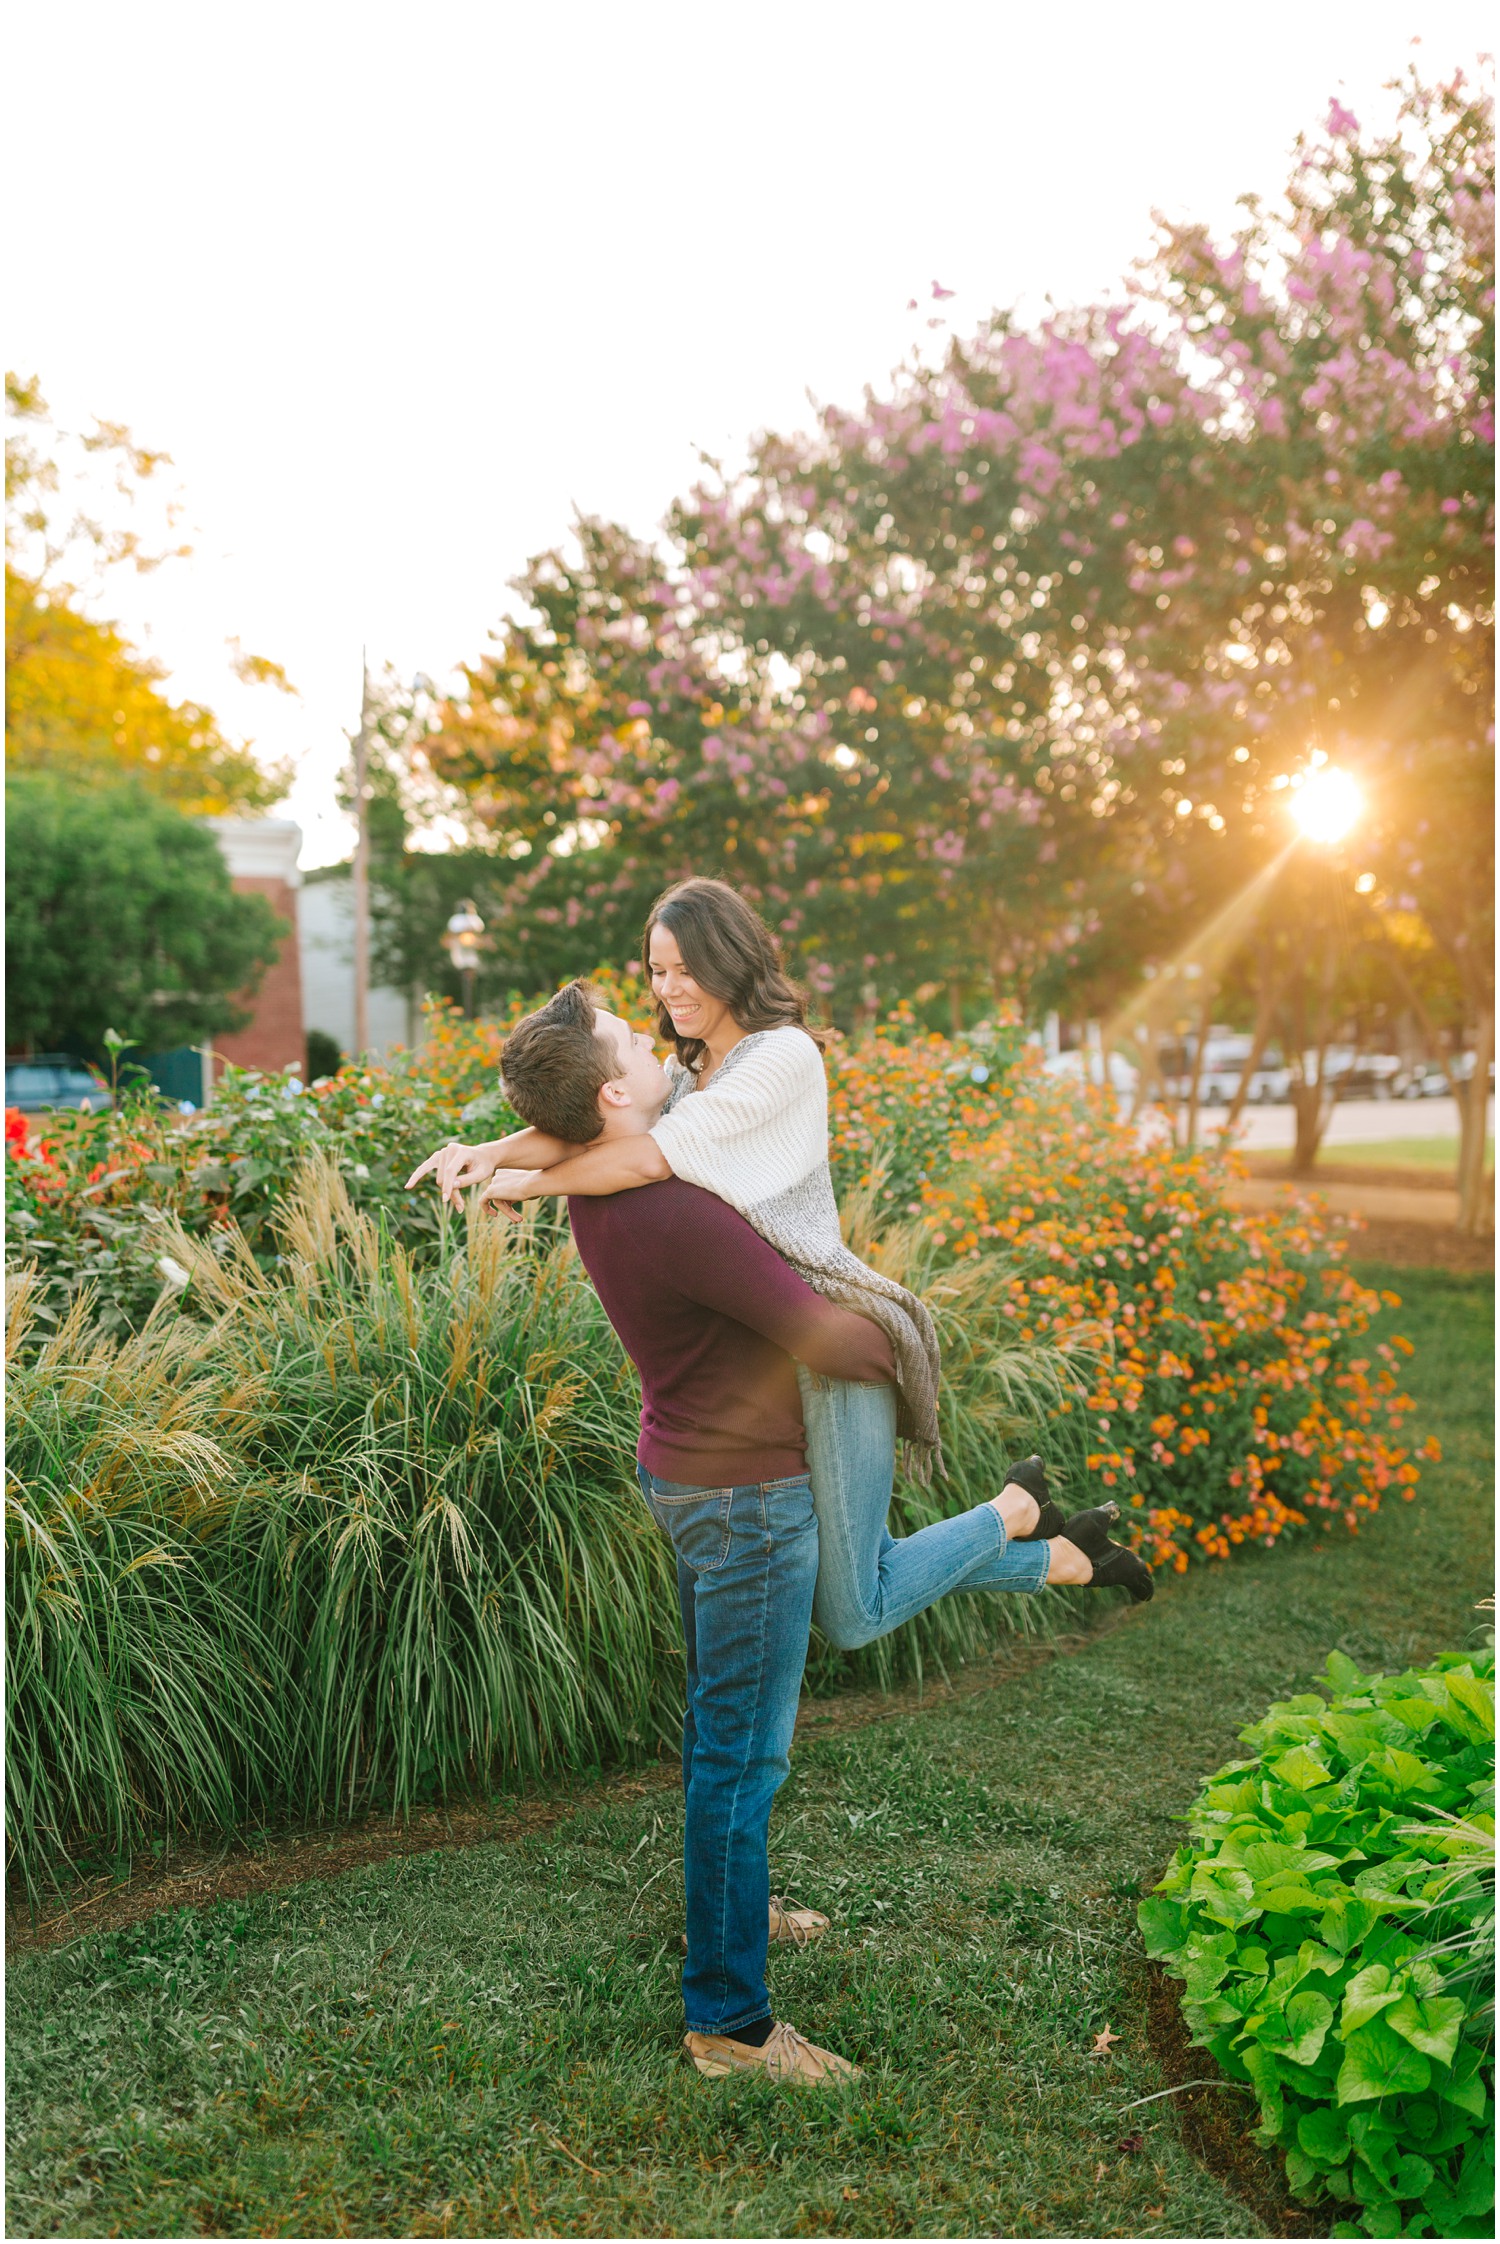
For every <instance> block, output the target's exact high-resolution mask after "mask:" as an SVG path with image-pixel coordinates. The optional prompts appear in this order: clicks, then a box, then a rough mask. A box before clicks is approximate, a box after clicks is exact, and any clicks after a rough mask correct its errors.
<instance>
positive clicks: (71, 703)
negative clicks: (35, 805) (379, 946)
mask: <svg viewBox="0 0 1500 2244" xmlns="http://www.w3.org/2000/svg"><path fill="white" fill-rule="evenodd" d="M5 648H6V676H5V737H6V752H7V757H8V762H9V767H10V768H11V769H12V770H21V771H33V770H37V769H46V770H51V771H65V772H76V773H77V775H78V777H79V779H80V780H81V781H83V782H85V783H87V782H88V781H89V780H91V779H92V780H95V781H97V780H102V779H124V778H135V779H139V780H140V781H142V783H143V784H144V785H146V786H148V787H149V788H150V789H151V790H152V792H153V793H154V794H159V795H162V796H165V797H166V799H167V800H168V801H169V802H172V803H175V804H176V805H177V807H178V808H179V809H181V810H183V811H186V812H188V813H189V814H190V815H193V816H198V815H203V814H205V813H208V812H214V811H229V810H256V809H263V808H265V807H266V806H267V805H268V804H270V803H272V802H274V801H275V800H276V799H277V797H278V796H279V795H280V794H282V793H283V792H284V791H285V785H286V775H285V774H284V773H281V772H275V771H266V770H263V769H262V768H261V766H260V765H259V764H257V763H256V761H255V759H254V757H253V756H252V755H251V754H250V753H249V751H248V749H245V748H241V747H238V746H236V745H235V744H234V743H233V742H232V741H229V740H226V739H225V737H224V735H223V734H222V733H221V732H220V730H219V727H218V724H217V722H216V721H215V719H214V717H213V715H212V713H211V712H210V711H209V710H207V709H200V708H199V707H198V706H197V704H196V703H194V702H191V701H180V702H173V701H169V700H168V699H167V697H166V695H165V694H164V693H163V692H162V690H161V681H162V679H163V677H164V676H165V672H164V671H163V670H162V668H161V666H160V665H159V664H157V663H155V662H152V661H150V660H148V659H147V658H146V657H145V656H144V655H141V654H138V653H137V652H136V650H135V649H134V648H133V647H131V646H130V645H129V644H128V642H127V641H126V640H124V639H123V638H122V637H121V636H120V634H119V632H118V631H116V630H115V628H114V627H113V625H111V624H108V623H96V622H94V621H93V620H92V619H91V618H90V617H88V616H86V615H84V614H82V613H81V612H80V610H79V609H78V608H77V607H75V606H74V605H73V604H72V602H71V601H70V599H69V598H68V596H67V594H66V592H64V591H62V590H61V589H47V588H44V587H42V586H39V585H37V584H36V583H34V582H33V581H32V580H31V579H30V578H29V577H26V576H23V575H22V574H21V573H20V571H19V570H17V569H13V568H11V567H9V566H7V568H6V571H5Z"/></svg>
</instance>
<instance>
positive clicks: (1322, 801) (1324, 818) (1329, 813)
mask: <svg viewBox="0 0 1500 2244" xmlns="http://www.w3.org/2000/svg"><path fill="white" fill-rule="evenodd" d="M1363 808H1364V797H1363V795H1362V794H1361V793H1360V791H1359V788H1358V786H1357V785H1356V783H1355V781H1354V780H1353V779H1351V778H1350V776H1349V774H1348V772H1347V771H1340V770H1339V769H1338V766H1337V765H1336V764H1322V765H1320V766H1319V768H1318V769H1317V770H1316V771H1312V772H1309V773H1308V775H1307V777H1306V779H1304V780H1303V782H1302V785H1301V786H1300V787H1299V788H1298V789H1297V790H1296V793H1295V794H1294V795H1293V797H1292V816H1293V817H1294V818H1295V819H1296V821H1297V824H1298V825H1299V826H1300V827H1301V828H1302V831H1303V833H1304V834H1305V835H1306V837H1307V839H1308V840H1309V841H1313V842H1336V841H1342V840H1343V838H1344V836H1345V834H1347V833H1348V831H1349V829H1350V827H1351V826H1352V825H1353V824H1354V821H1355V819H1356V818H1358V816H1359V814H1360V812H1361V810H1362V809H1363Z"/></svg>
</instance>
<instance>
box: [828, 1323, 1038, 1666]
mask: <svg viewBox="0 0 1500 2244" xmlns="http://www.w3.org/2000/svg"><path fill="white" fill-rule="evenodd" d="M797 1379H798V1383H799V1385H800V1386H801V1389H802V1416H803V1422H804V1424H805V1426H806V1428H807V1464H808V1471H809V1473H810V1475H811V1478H812V1493H813V1504H814V1506H815V1508H816V1511H817V1515H818V1588H817V1597H816V1601H815V1603H814V1606H813V1618H814V1619H815V1620H816V1622H817V1624H818V1626H819V1628H820V1629H821V1630H822V1631H823V1634H824V1635H825V1636H826V1637H827V1638H828V1641H829V1643H830V1644H833V1645H836V1646H837V1647H838V1649H839V1650H840V1651H841V1652H853V1651H856V1650H858V1648H859V1646H860V1645H861V1644H869V1643H872V1642H873V1641H874V1639H875V1638H876V1637H877V1636H888V1635H889V1634H890V1632H891V1630H892V1629H893V1628H899V1627H900V1626H901V1623H902V1622H903V1621H909V1620H910V1619H911V1617H912V1615H913V1614H914V1613H922V1612H925V1611H926V1609H927V1607H928V1606H929V1605H932V1604H934V1603H935V1602H936V1600H937V1599H938V1598H940V1597H947V1596H948V1595H950V1593H951V1592H952V1591H954V1590H982V1589H993V1590H1038V1589H1040V1588H1041V1587H1042V1585H1043V1583H1044V1582H1045V1581H1046V1579H1047V1559H1048V1552H1047V1546H1046V1544H1045V1543H1013V1542H1011V1541H1010V1540H1009V1538H1008V1537H1007V1535H1006V1532H1005V1523H1004V1521H1003V1520H1002V1519H1001V1517H1000V1514H999V1513H998V1512H997V1511H996V1510H995V1508H994V1506H993V1504H989V1503H984V1504H977V1505H976V1506H975V1507H974V1509H973V1510H972V1511H967V1512H959V1513H958V1514H957V1515H956V1517H954V1518H952V1519H940V1520H937V1521H935V1522H934V1523H933V1525H932V1526H931V1527H922V1528H919V1529H918V1530H917V1532H916V1534H915V1535H907V1536H905V1537H904V1538H903V1539H902V1540H901V1541H900V1542H897V1541H896V1539H895V1537H894V1536H893V1535H892V1534H891V1533H890V1531H889V1529H888V1528H887V1526H886V1523H885V1521H886V1514H887V1512H888V1511H889V1510H890V1505H891V1490H892V1488H893V1486H894V1485H895V1478H896V1390H895V1388H894V1387H870V1386H861V1385H858V1384H856V1383H855V1382H853V1381H851V1380H847V1379H824V1378H822V1377H820V1376H819V1375H818V1373H816V1372H811V1371H809V1370H808V1369H807V1368H806V1366H805V1365H803V1364H799V1365H798V1366H797ZM999 1493H1000V1491H999V1489H998V1488H997V1489H996V1491H995V1494H996V1495H997V1496H998V1495H999Z"/></svg>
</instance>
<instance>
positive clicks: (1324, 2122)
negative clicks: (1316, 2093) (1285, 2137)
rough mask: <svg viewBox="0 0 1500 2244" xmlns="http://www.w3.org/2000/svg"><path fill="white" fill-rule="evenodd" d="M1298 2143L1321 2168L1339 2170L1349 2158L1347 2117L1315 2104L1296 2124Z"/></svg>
mask: <svg viewBox="0 0 1500 2244" xmlns="http://www.w3.org/2000/svg"><path fill="white" fill-rule="evenodd" d="M1297 2141H1298V2142H1299V2143H1300V2145H1301V2146H1302V2148H1303V2150H1304V2151H1305V2152H1306V2153H1307V2155H1308V2157H1309V2158H1315V2159H1316V2160H1317V2161H1318V2164H1319V2165H1320V2166H1342V2164H1343V2163H1344V2160H1345V2159H1346V2158H1347V2157H1348V2156H1349V2115H1348V2113H1347V2112H1341V2111H1336V2110H1335V2109H1334V2108H1333V2107H1332V2106H1331V2105H1328V2104H1318V2105H1315V2106H1314V2107H1313V2109H1312V2110H1311V2111H1307V2112H1303V2113H1302V2115H1301V2117H1300V2118H1299V2119H1298V2121H1297Z"/></svg>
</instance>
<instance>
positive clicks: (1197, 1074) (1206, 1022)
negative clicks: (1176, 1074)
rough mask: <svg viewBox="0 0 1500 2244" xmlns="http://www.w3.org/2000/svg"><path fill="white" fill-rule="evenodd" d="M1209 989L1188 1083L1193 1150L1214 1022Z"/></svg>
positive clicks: (1190, 1146)
mask: <svg viewBox="0 0 1500 2244" xmlns="http://www.w3.org/2000/svg"><path fill="white" fill-rule="evenodd" d="M1216 994H1217V993H1216V992H1215V991H1213V990H1210V991H1208V993H1207V994H1206V996H1205V997H1204V1000H1203V1010H1202V1012H1201V1013H1200V1014H1199V1016H1198V1035H1197V1038H1196V1040H1195V1043H1194V1047H1193V1073H1192V1079H1191V1081H1190V1082H1189V1084H1188V1109H1187V1149H1188V1151H1189V1153H1191V1152H1192V1150H1193V1148H1194V1146H1195V1145H1196V1144H1197V1143H1198V1092H1199V1088H1200V1086H1201V1085H1202V1082H1203V1055H1204V1053H1205V1052H1206V1051H1207V1049H1208V1032H1209V1029H1210V1027H1211V1026H1212V1024H1213V1011H1214V997H1215V995H1216Z"/></svg>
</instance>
